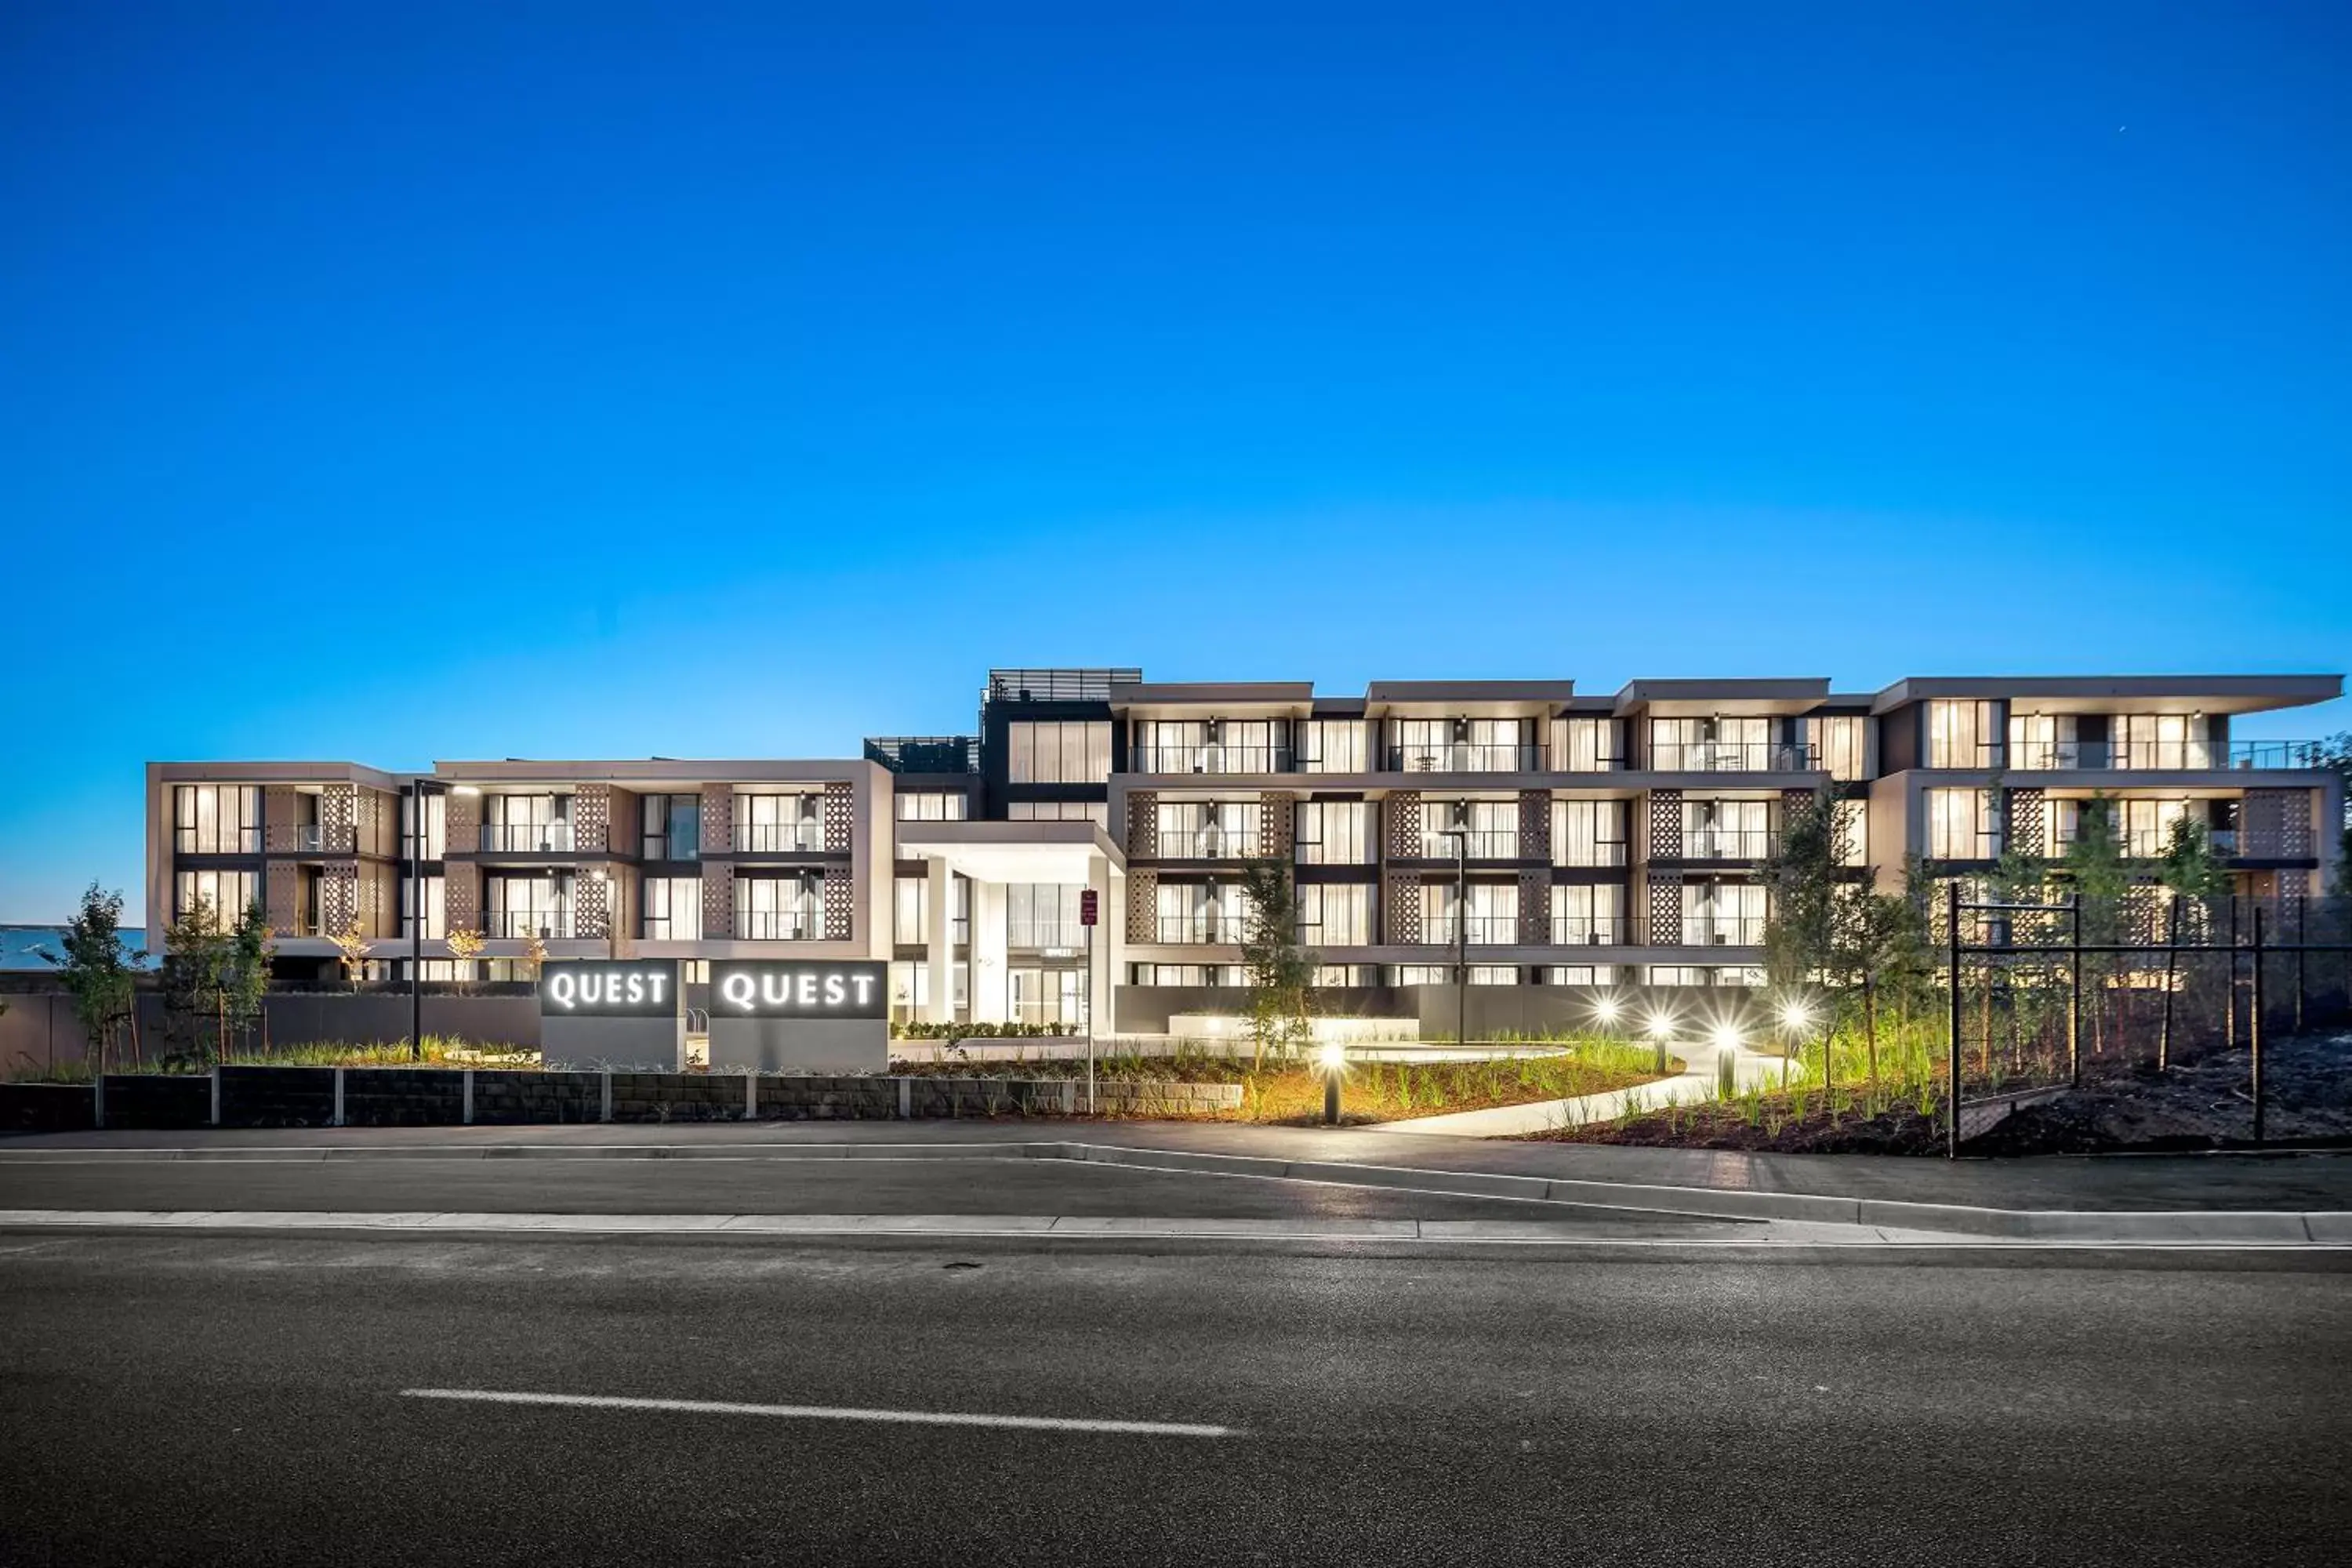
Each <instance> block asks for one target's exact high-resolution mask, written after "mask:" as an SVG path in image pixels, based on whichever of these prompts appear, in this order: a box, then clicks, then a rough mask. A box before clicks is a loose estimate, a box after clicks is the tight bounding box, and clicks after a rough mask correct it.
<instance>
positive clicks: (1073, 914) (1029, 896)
mask: <svg viewBox="0 0 2352 1568" xmlns="http://www.w3.org/2000/svg"><path fill="white" fill-rule="evenodd" d="M1084 891H1086V889H1085V888H1084V887H1082V886H1080V885H1079V884H1078V883H1076V882H1010V883H1007V884H1006V885H1005V889H1004V945H1005V946H1007V947H1084V946H1085V945H1086V942H1087V931H1086V928H1085V927H1084V926H1082V925H1080V924H1079V923H1078V895H1079V894H1080V893H1083V892H1084Z"/></svg>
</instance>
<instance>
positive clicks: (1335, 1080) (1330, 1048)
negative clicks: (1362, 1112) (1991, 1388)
mask: <svg viewBox="0 0 2352 1568" xmlns="http://www.w3.org/2000/svg"><path fill="white" fill-rule="evenodd" d="M1316 1056H1317V1057H1318V1058H1319V1059H1320V1060H1321V1062H1322V1064H1323V1125H1324V1126H1326V1127H1337V1126H1339V1076H1340V1074H1341V1073H1343V1072H1345V1071H1346V1070H1347V1067H1348V1047H1345V1046H1343V1045H1341V1044H1340V1043H1339V1041H1337V1040H1333V1041H1331V1042H1330V1043H1329V1044H1328V1045H1326V1046H1324V1047H1323V1048H1322V1049H1321V1050H1319V1051H1318V1052H1317V1053H1316Z"/></svg>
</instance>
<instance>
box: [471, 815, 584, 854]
mask: <svg viewBox="0 0 2352 1568" xmlns="http://www.w3.org/2000/svg"><path fill="white" fill-rule="evenodd" d="M481 842H482V847H483V848H484V849H485V850H488V851H490V852H492V853H495V854H506V855H569V854H570V853H572V825H571V824H570V823H568V822H506V823H499V822H485V823H484V824H482V839H481Z"/></svg>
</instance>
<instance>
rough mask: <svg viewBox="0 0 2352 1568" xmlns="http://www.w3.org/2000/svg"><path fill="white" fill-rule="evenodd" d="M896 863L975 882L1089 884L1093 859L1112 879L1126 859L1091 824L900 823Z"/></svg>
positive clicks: (1121, 872) (1123, 870)
mask: <svg viewBox="0 0 2352 1568" xmlns="http://www.w3.org/2000/svg"><path fill="white" fill-rule="evenodd" d="M897 826H898V858H900V859H902V860H944V861H946V862H947V865H948V868H949V869H950V870H951V871H954V872H956V873H957V874H959V875H961V876H965V877H969V878H971V879H972V880H973V881H976V882H1060V883H1065V884H1069V883H1084V882H1087V881H1090V880H1091V879H1092V878H1093V873H1094V863H1095V862H1096V861H1097V860H1102V861H1105V862H1108V865H1109V867H1110V869H1111V872H1112V874H1113V875H1115V876H1124V875H1125V874H1126V872H1127V857H1126V855H1124V854H1123V853H1121V852H1120V850H1119V847H1118V845H1116V844H1113V843H1112V842H1111V841H1110V836H1109V835H1108V834H1107V833H1105V832H1104V831H1103V830H1102V829H1101V828H1099V827H1097V826H1095V825H1094V824H1093V823H1091V822H901V823H898V825H897Z"/></svg>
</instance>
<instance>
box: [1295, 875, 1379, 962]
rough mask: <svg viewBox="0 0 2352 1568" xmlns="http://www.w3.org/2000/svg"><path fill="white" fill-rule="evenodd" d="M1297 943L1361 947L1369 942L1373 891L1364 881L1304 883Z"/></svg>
mask: <svg viewBox="0 0 2352 1568" xmlns="http://www.w3.org/2000/svg"><path fill="white" fill-rule="evenodd" d="M1298 940H1299V941H1300V942H1303V943H1305V944H1306V945H1307V946H1308V947H1362V946H1364V945H1366V944H1367V943H1369V942H1370V941H1371V940H1372V889H1371V886H1370V884H1369V883H1366V882H1303V883H1301V884H1299V888H1298Z"/></svg>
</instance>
